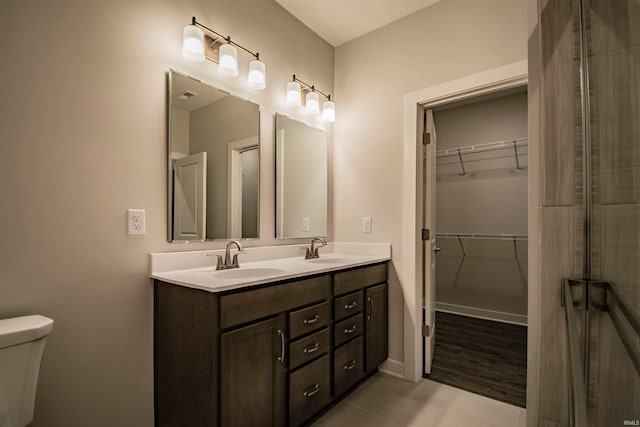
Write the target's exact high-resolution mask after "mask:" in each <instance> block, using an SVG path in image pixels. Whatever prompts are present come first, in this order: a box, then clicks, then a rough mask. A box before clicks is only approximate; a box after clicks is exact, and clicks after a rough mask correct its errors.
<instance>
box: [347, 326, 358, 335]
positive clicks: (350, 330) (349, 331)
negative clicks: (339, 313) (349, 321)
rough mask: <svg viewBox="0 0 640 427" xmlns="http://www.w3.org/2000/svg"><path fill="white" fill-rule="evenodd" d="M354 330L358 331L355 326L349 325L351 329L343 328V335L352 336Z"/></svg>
mask: <svg viewBox="0 0 640 427" xmlns="http://www.w3.org/2000/svg"><path fill="white" fill-rule="evenodd" d="M356 329H358V326H357V325H351V328H344V333H345V334H347V335H349V334H352V333H354V332H355V331H356Z"/></svg>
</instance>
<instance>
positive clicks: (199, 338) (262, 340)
mask: <svg viewBox="0 0 640 427" xmlns="http://www.w3.org/2000/svg"><path fill="white" fill-rule="evenodd" d="M354 259H356V260H358V262H355V263H354V261H353V260H354ZM380 259H381V258H380V257H375V256H374V257H372V256H370V257H363V258H351V259H350V260H351V261H349V260H347V261H346V262H344V260H343V259H341V258H337V257H335V256H334V257H333V258H331V257H328V258H324V261H316V263H310V262H309V261H306V260H303V259H295V260H292V259H289V260H287V261H283V262H280V263H278V262H272V264H273V265H284V266H285V268H284V269H283V272H284V271H286V273H283V272H280V274H274V275H273V277H270V278H267V279H262V280H254V281H250V282H249V284H246V283H244V284H243V283H242V282H243V280H242V279H237V280H232V281H231V282H233V284H232V285H230V286H218V287H212V286H208V285H207V284H206V283H205V281H200V285H199V286H197V285H195V287H192V286H189V284H186V283H185V282H186V280H185V279H184V277H186V276H184V275H186V274H191V273H193V271H191V272H190V273H184V275H183V276H184V277H182V276H180V274H179V273H181V272H178V273H175V274H173V275H172V274H171V273H168V274H155V275H153V277H154V279H155V280H154V295H155V301H154V319H155V422H156V425H158V426H173V425H176V426H177V425H180V426H185V425H190V426H217V425H220V426H225V427H226V426H270V425H274V426H287V425H288V426H299V425H304V424H306V423H309V422H310V421H311V420H313V419H314V418H315V417H316V416H317V415H318V414H320V413H322V412H323V411H324V410H326V409H327V408H328V407H330V406H331V404H332V403H334V402H336V401H338V400H340V399H341V397H342V396H344V395H345V393H346V392H348V391H349V390H351V389H353V388H354V387H355V386H357V385H358V384H359V383H360V382H361V381H362V380H363V379H364V378H366V377H367V376H368V375H369V374H371V373H373V372H375V371H376V370H377V368H378V366H379V365H380V364H381V363H382V362H384V361H385V360H386V358H387V342H388V332H387V318H388V313H387V293H388V291H387V275H388V267H387V261H386V260H384V259H385V257H382V259H383V260H382V261H381V260H380ZM386 259H388V257H387V258H386ZM320 260H323V258H320ZM367 260H369V261H367ZM257 264H260V263H254V264H253V266H248V267H246V269H245V270H244V271H247V272H248V273H247V276H249V275H250V271H252V270H251V269H253V271H256V272H258V271H259V272H264V271H268V270H266V269H267V268H268V267H264V266H262V267H256V265H257ZM354 264H356V265H354ZM299 266H300V267H299ZM306 266H311V268H306ZM241 270H242V266H241V268H240V269H237V271H238V272H240V271H241ZM205 271H211V270H205ZM274 271H275V270H274ZM198 273H199V272H198ZM213 274H215V273H213ZM242 275H243V274H242V273H238V274H237V276H242ZM179 277H182V278H181V279H179ZM171 282H174V283H171Z"/></svg>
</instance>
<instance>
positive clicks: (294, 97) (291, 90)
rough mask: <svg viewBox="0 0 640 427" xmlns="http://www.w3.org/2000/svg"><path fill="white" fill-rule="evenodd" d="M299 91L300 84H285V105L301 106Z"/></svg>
mask: <svg viewBox="0 0 640 427" xmlns="http://www.w3.org/2000/svg"><path fill="white" fill-rule="evenodd" d="M301 90H302V89H301V88H300V83H298V82H289V83H287V105H289V106H291V107H297V106H299V105H302V95H301V94H300V91H301Z"/></svg>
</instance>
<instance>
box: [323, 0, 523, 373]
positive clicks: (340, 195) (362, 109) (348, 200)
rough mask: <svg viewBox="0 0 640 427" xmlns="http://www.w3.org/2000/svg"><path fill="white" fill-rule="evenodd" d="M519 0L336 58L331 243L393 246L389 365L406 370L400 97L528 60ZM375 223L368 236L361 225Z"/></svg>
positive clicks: (475, 8) (486, 2)
mask: <svg viewBox="0 0 640 427" xmlns="http://www.w3.org/2000/svg"><path fill="white" fill-rule="evenodd" d="M525 6H526V2H525V0H482V1H479V0H443V1H441V2H439V3H436V4H434V5H433V6H430V7H428V8H426V9H423V10H421V11H418V12H416V13H414V14H412V15H409V16H407V17H405V18H403V19H400V20H398V21H396V22H394V23H391V24H389V25H388V26H386V27H383V28H381V29H379V30H377V31H374V32H372V33H369V34H367V35H364V36H362V37H360V38H358V39H356V40H354V41H351V42H349V43H345V44H344V45H341V46H339V47H338V48H337V49H336V57H335V65H336V68H335V84H336V95H335V100H336V115H337V116H338V119H337V120H336V123H335V128H334V142H335V143H334V168H335V171H334V182H335V183H336V186H335V188H334V203H335V208H334V215H335V218H336V223H335V238H336V240H342V241H373V242H379V241H387V242H391V243H392V245H393V246H392V247H393V250H392V253H393V264H394V267H395V268H394V269H392V270H391V271H392V273H391V279H390V288H389V299H390V305H389V326H390V329H389V337H390V338H389V340H390V342H389V357H390V358H391V359H393V360H396V361H399V362H402V361H403V357H404V356H403V340H402V337H403V330H402V328H403V304H404V302H403V296H402V290H401V288H400V280H401V279H402V278H399V277H397V275H396V274H395V273H394V271H395V270H400V266H401V264H400V263H401V260H402V245H403V242H402V205H403V187H402V178H403V123H404V122H403V121H404V104H403V102H404V99H403V97H404V95H405V94H407V93H409V92H414V91H417V90H420V89H423V88H426V87H429V86H432V85H435V84H438V83H442V82H446V81H449V80H453V79H456V78H460V77H463V76H467V75H470V74H474V73H477V72H480V71H483V70H487V69H491V68H496V67H499V66H502V65H506V64H510V63H513V62H517V61H520V60H523V59H526V57H527V32H526V7H525ZM363 216H371V217H372V218H373V230H372V233H370V234H363V233H361V231H360V230H361V218H362V217H363Z"/></svg>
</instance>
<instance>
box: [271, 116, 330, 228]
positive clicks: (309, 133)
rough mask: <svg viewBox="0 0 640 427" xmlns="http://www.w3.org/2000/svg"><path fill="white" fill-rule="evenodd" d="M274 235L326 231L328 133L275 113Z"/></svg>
mask: <svg viewBox="0 0 640 427" xmlns="http://www.w3.org/2000/svg"><path fill="white" fill-rule="evenodd" d="M275 128H276V238H278V239H286V238H298V237H314V236H322V237H325V236H326V235H327V214H328V212H327V210H328V207H327V206H328V205H327V197H328V195H327V187H328V180H327V175H328V172H327V166H328V165H327V155H328V154H327V149H328V147H327V133H326V132H325V131H324V130H322V129H317V128H313V127H311V126H308V125H306V124H304V123H301V122H298V121H295V120H292V119H290V118H289V117H287V116H284V115H282V114H276V126H275Z"/></svg>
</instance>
